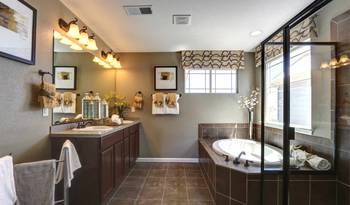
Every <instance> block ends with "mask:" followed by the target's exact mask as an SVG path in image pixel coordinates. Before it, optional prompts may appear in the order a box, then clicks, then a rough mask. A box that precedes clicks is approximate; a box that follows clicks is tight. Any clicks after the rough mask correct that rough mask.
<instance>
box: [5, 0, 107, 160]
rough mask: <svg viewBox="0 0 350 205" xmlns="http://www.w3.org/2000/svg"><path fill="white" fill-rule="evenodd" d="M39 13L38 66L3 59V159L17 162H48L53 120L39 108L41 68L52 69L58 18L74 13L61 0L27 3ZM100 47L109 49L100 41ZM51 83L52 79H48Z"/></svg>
mask: <svg viewBox="0 0 350 205" xmlns="http://www.w3.org/2000/svg"><path fill="white" fill-rule="evenodd" d="M26 2H28V3H29V4H31V5H32V6H33V7H35V8H36V9H37V11H38V18H37V33H36V34H37V37H36V39H37V41H36V49H37V50H36V64H35V65H34V66H29V65H26V64H22V63H18V62H15V61H12V60H8V59H5V58H2V57H0V73H1V75H0V102H1V104H0V106H1V114H0V133H1V134H0V156H2V155H5V154H8V153H10V152H11V153H13V155H14V159H15V162H24V161H33V160H40V159H47V158H49V156H50V143H49V140H48V134H49V126H50V124H51V117H50V116H49V117H42V111H41V108H40V107H38V106H37V91H38V89H37V86H38V85H39V83H40V76H39V75H38V74H37V72H38V70H39V69H42V70H46V71H51V70H52V42H53V40H52V39H53V32H52V31H53V29H59V28H58V23H57V22H58V19H59V18H64V19H65V20H67V21H69V20H70V19H72V14H71V12H70V11H69V10H68V9H67V8H66V7H64V6H63V5H62V4H61V3H60V2H59V1H58V0H55V1H43V0H26ZM96 40H97V43H98V45H99V47H100V48H104V50H109V49H108V47H107V46H106V44H105V43H104V42H102V41H101V39H99V38H97V39H96ZM48 80H49V79H48Z"/></svg>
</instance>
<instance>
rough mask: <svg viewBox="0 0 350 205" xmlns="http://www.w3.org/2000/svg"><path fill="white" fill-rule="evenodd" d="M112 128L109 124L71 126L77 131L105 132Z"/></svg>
mask: <svg viewBox="0 0 350 205" xmlns="http://www.w3.org/2000/svg"><path fill="white" fill-rule="evenodd" d="M111 129H113V127H110V126H90V127H84V128H73V131H79V132H104V131H105V132H106V131H109V130H111Z"/></svg>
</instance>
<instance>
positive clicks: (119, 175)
mask: <svg viewBox="0 0 350 205" xmlns="http://www.w3.org/2000/svg"><path fill="white" fill-rule="evenodd" d="M123 146H124V143H123V140H121V141H120V142H118V143H116V144H115V145H114V166H115V167H114V184H115V186H116V187H118V186H119V185H120V184H121V183H122V182H123V179H124V157H123V156H124V149H123Z"/></svg>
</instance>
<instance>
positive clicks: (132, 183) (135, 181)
mask: <svg viewBox="0 0 350 205" xmlns="http://www.w3.org/2000/svg"><path fill="white" fill-rule="evenodd" d="M145 181H146V178H144V177H130V176H129V177H127V178H126V179H125V181H124V182H123V184H122V186H124V187H126V186H128V187H141V186H142V185H143V183H144V182H145Z"/></svg>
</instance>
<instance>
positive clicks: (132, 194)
mask: <svg viewBox="0 0 350 205" xmlns="http://www.w3.org/2000/svg"><path fill="white" fill-rule="evenodd" d="M140 190H141V189H140V188H139V187H124V186H122V187H121V188H120V189H119V190H118V192H117V194H116V195H115V197H114V198H117V199H136V198H137V196H138V194H139V192H140Z"/></svg>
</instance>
